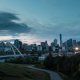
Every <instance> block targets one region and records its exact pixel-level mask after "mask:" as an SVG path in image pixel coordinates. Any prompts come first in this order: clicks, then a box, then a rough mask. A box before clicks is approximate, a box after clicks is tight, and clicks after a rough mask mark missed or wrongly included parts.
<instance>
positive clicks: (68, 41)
mask: <svg viewBox="0 0 80 80" xmlns="http://www.w3.org/2000/svg"><path fill="white" fill-rule="evenodd" d="M67 45H68V47H72V39H69V40H67Z"/></svg>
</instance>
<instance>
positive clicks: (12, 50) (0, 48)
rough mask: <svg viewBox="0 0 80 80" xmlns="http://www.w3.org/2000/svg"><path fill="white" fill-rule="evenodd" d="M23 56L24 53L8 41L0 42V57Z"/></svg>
mask: <svg viewBox="0 0 80 80" xmlns="http://www.w3.org/2000/svg"><path fill="white" fill-rule="evenodd" d="M19 56H21V57H24V55H23V54H22V53H21V52H20V51H19V50H18V49H17V47H16V46H14V45H13V44H11V43H10V42H7V41H5V42H3V41H1V42H0V59H1V58H8V57H15V58H16V57H19Z"/></svg>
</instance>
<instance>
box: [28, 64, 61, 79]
mask: <svg viewBox="0 0 80 80" xmlns="http://www.w3.org/2000/svg"><path fill="white" fill-rule="evenodd" d="M33 66H34V65H31V66H27V67H28V68H32V69H36V70H41V71H45V72H48V73H49V74H50V77H51V80H63V79H62V78H61V77H60V76H59V75H58V74H57V73H56V72H53V71H49V70H45V69H39V68H34V67H33Z"/></svg>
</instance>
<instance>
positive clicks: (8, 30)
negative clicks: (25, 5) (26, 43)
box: [0, 12, 32, 35]
mask: <svg viewBox="0 0 80 80" xmlns="http://www.w3.org/2000/svg"><path fill="white" fill-rule="evenodd" d="M13 20H15V22H14V21H13ZM17 20H20V19H19V18H18V17H17V15H16V14H13V13H8V12H0V32H1V33H3V35H6V34H7V35H16V34H20V33H28V32H30V30H31V29H32V28H30V27H29V26H27V25H26V24H24V23H16V21H17Z"/></svg>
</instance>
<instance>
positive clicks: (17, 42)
mask: <svg viewBox="0 0 80 80" xmlns="http://www.w3.org/2000/svg"><path fill="white" fill-rule="evenodd" d="M14 45H15V46H16V47H17V48H19V40H18V39H16V40H14Z"/></svg>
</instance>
